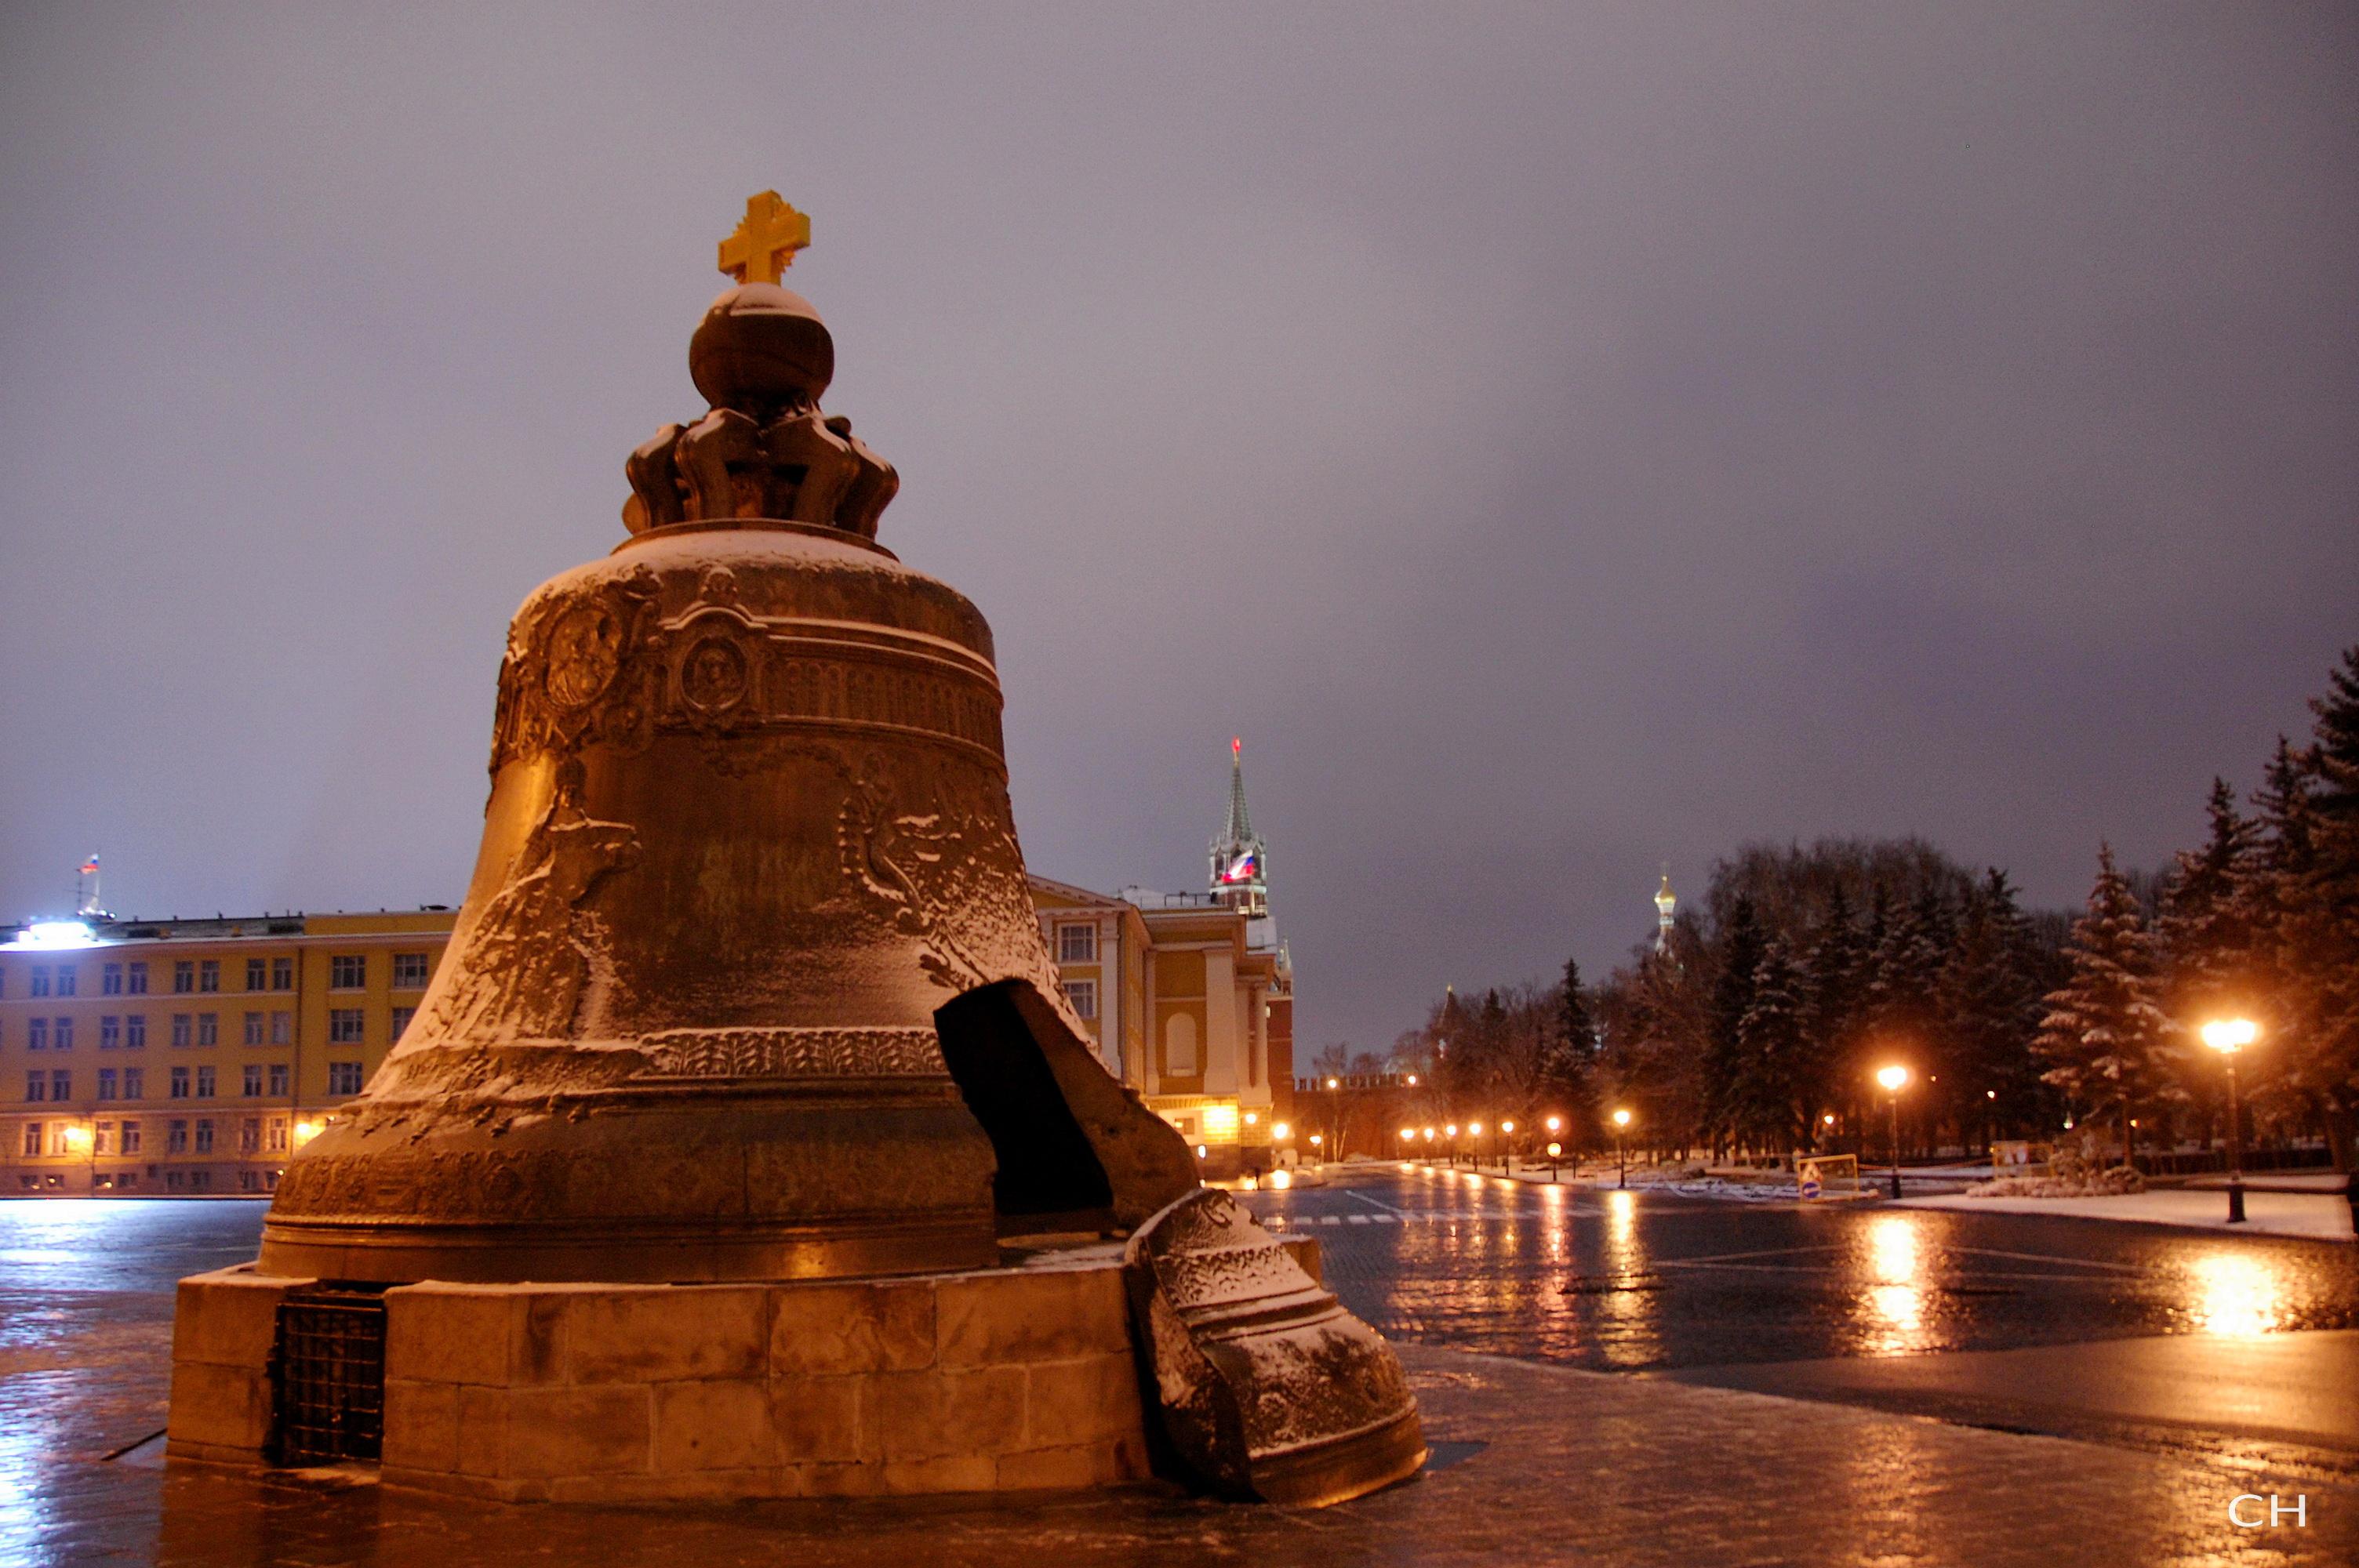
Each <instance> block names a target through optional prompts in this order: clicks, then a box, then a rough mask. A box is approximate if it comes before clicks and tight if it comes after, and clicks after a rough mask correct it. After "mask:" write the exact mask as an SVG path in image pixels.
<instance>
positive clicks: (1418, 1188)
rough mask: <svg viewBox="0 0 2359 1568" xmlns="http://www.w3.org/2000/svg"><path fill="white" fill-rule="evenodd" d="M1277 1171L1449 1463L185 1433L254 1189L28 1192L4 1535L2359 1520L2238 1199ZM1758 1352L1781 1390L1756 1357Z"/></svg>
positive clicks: (762, 1549)
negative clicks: (1127, 1459)
mask: <svg viewBox="0 0 2359 1568" xmlns="http://www.w3.org/2000/svg"><path fill="white" fill-rule="evenodd" d="M1255 1202H1256V1206H1257V1207H1259V1208H1260V1209H1261V1210H1262V1211H1263V1213H1264V1215H1265V1217H1266V1219H1267V1220H1268V1221H1270V1222H1272V1223H1273V1224H1274V1225H1275V1226H1276V1227H1277V1228H1279V1229H1281V1230H1286V1229H1296V1228H1309V1229H1312V1230H1314V1231H1315V1232H1316V1233H1317V1234H1318V1235H1319V1236H1320V1237H1321V1241H1322V1244H1323V1245H1324V1246H1325V1248H1326V1249H1327V1251H1328V1255H1329V1258H1330V1260H1331V1278H1332V1282H1333V1283H1334V1284H1335V1285H1336V1287H1337V1288H1338V1289H1339V1290H1340V1291H1341V1292H1343V1294H1344V1296H1345V1299H1346V1300H1347V1302H1349V1303H1351V1304H1352V1305H1353V1308H1354V1310H1356V1311H1359V1312H1362V1313H1364V1314H1366V1315H1368V1316H1369V1317H1370V1318H1371V1320H1372V1321H1376V1322H1379V1323H1380V1324H1381V1325H1383V1326H1385V1327H1386V1331H1387V1333H1389V1334H1391V1335H1393V1336H1394V1337H1395V1339H1396V1342H1397V1344H1398V1345H1399V1346H1400V1349H1401V1353H1402V1357H1403V1360H1404V1362H1405V1363H1406V1365H1407V1366H1408V1369H1409V1372H1410V1374H1411V1377H1412V1379H1413V1380H1414V1382H1415V1385H1416V1387H1417V1390H1418V1394H1419V1400H1420V1401H1421V1403H1422V1404H1423V1407H1424V1410H1425V1412H1426V1420H1427V1431H1428V1435H1429V1438H1430V1440H1431V1442H1432V1444H1433V1447H1434V1459H1433V1462H1432V1464H1431V1465H1430V1467H1429V1469H1428V1471H1427V1473H1426V1474H1425V1475H1424V1476H1421V1477H1420V1478H1419V1480H1417V1481H1415V1482H1413V1483H1411V1484H1409V1485H1407V1486H1403V1487H1397V1488H1394V1489H1393V1490H1391V1491H1388V1492H1385V1493H1381V1494H1378V1495H1376V1496H1374V1497H1370V1498H1363V1499H1360V1500H1359V1501H1357V1502H1353V1503H1349V1504H1345V1505H1343V1506H1342V1507H1339V1508H1335V1509H1326V1510H1322V1511H1317V1512H1300V1511H1291V1510H1284V1509H1268V1508H1254V1507H1233V1506H1226V1505H1222V1504H1218V1503H1212V1502H1207V1501H1203V1500H1201V1499H1195V1498H1184V1497H1180V1496H1177V1495H1170V1494H1163V1493H1153V1492H1147V1493H1136V1494H1126V1495H1121V1496H1114V1497H1094V1498H1048V1499H1040V1500H1037V1501H1031V1502H1026V1503H1020V1504H1017V1505H1015V1506H1006V1505H1001V1506H989V1505H974V1504H964V1503H960V1504H949V1503H944V1504H928V1505H910V1504H907V1503H900V1504H893V1503H867V1502H864V1503H857V1504H850V1505H843V1504H836V1505H819V1504H805V1503H781V1504H759V1505H735V1506H727V1507H691V1508H595V1507H557V1506H538V1507H501V1506H496V1505H489V1504H479V1503H468V1502H459V1501H454V1500H450V1499H444V1498H431V1497H427V1496H422V1495H418V1494H411V1493H406V1492H403V1491H400V1490H398V1489H394V1488H386V1487H380V1486H378V1485H376V1484H375V1482H374V1481H372V1480H369V1479H367V1478H365V1477H364V1476H354V1475H342V1474H336V1473H322V1474H307V1475H302V1476H269V1477H261V1476H249V1475H243V1474H238V1473H234V1472H227V1471H218V1470H212V1469H208V1468H204V1467H200V1466H189V1465H177V1464H176V1465H170V1466H167V1465H165V1464H164V1462H163V1461H162V1458H161V1455H160V1452H159V1451H160V1446H161V1445H160V1444H158V1443H157V1442H154V1441H143V1440H144V1439H147V1438H148V1437H149V1434H151V1433H154V1432H155V1431H156V1430H157V1429H158V1428H159V1427H160V1426H161V1425H162V1424H163V1404H164V1396H165V1377H166V1367H167V1357H168V1341H169V1312H170V1295H169V1292H168V1283H169V1281H170V1280H171V1278H173V1277H174V1276H175V1275H177V1274H179V1273H185V1272H191V1271H196V1270H198V1269H201V1268H206V1267H212V1266H217V1265H218V1264H219V1263H221V1262H225V1261H232V1260H236V1259H237V1258H240V1257H243V1256H245V1254H246V1253H247V1252H248V1251H250V1249H251V1248H252V1246H253V1235H254V1232H255V1229H256V1227H258V1226H259V1223H260V1210H259V1207H258V1206H255V1205H250V1204H242V1203H234V1202H223V1203H210V1204H201V1203H186V1204H149V1205H145V1206H142V1205H134V1204H124V1205H101V1204H51V1205H11V1206H7V1207H6V1208H5V1210H0V1260H5V1275H4V1276H0V1278H4V1279H5V1283H0V1314H5V1315H0V1434H5V1435H0V1561H5V1562H6V1563H12V1564H13V1563H27V1564H44V1565H47V1564H65V1563H76V1564H79V1563H147V1562H161V1563H187V1564H245V1563H272V1564H278V1563H285V1564H332V1563H354V1564H358V1563H368V1564H378V1565H383V1568H401V1565H406V1564H411V1563H416V1564H421V1565H426V1564H430V1565H431V1568H449V1565H451V1564H452V1563H473V1562H486V1561H512V1562H522V1563H532V1562H549V1563H578V1562H582V1561H590V1560H595V1561H598V1562H600V1563H608V1564H616V1565H620V1564H627V1563H711V1564H732V1563H813V1562H825V1563H844V1564H852V1565H860V1564H869V1563H875V1564H892V1565H894V1568H903V1565H905V1564H906V1563H908V1561H909V1560H910V1559H911V1558H913V1557H917V1556H922V1557H923V1558H924V1559H925V1560H926V1561H927V1562H929V1563H939V1564H966V1563H977V1564H981V1563H1015V1562H1019V1561H1021V1562H1034V1561H1038V1560H1039V1559H1041V1558H1042V1557H1043V1556H1044V1555H1053V1556H1054V1558H1055V1559H1056V1560H1057V1561H1059V1562H1060V1563H1072V1564H1092V1563H1134V1562H1138V1561H1143V1560H1152V1561H1156V1562H1159V1563H1248V1562H1250V1563H1277V1564H1295V1563H1299V1564H1305V1565H1310V1564H1319V1565H1322V1568H1324V1565H1329V1564H1344V1563H1635V1564H1650V1563H1664V1564H1671V1563H1678V1564H1681V1565H1686V1568H1692V1565H1697V1564H1723V1563H1728V1564H1751V1563H1761V1564H1769V1563H1794V1564H1803V1563H1814V1564H1815V1563H1909V1564H1916V1563H1924V1564H1944V1563H1957V1564H1962V1565H1963V1564H1974V1565H1992V1564H1997V1565H2004V1564H2010V1563H2024V1564H2035V1563H2036V1564H2042V1565H2046V1564H2052V1563H2076V1564H2082V1563H2087V1564H2110V1563H2120V1564H2125V1565H2129V1564H2138V1565H2141V1568H2143V1565H2147V1564H2158V1563H2190V1564H2192V1563H2246V1562H2250V1563H2321V1564H2326V1563H2349V1562H2352V1561H2354V1559H2359V1528H2354V1522H2355V1521H2359V1510H2355V1509H2354V1476H2359V1433H2354V1430H2353V1420H2352V1417H2351V1414H2350V1411H2351V1410H2352V1408H2353V1405H2354V1401H2353V1400H2348V1399H2343V1398H2340V1397H2338V1394H2337V1390H2339V1389H2347V1386H2348V1382H2349V1380H2350V1379H2352V1377H2353V1368H2354V1365H2359V1350H2354V1342H2359V1336H2354V1334H2353V1333H2352V1332H2351V1329H2352V1328H2353V1327H2354V1326H2359V1325H2354V1324H2353V1321H2352V1320H2353V1316H2354V1291H2359V1282H2354V1278H2353V1264H2354V1260H2359V1254H2354V1252H2353V1251H2352V1249H2332V1248H2330V1247H2328V1246H2325V1245H2324V1244H2318V1243H2308V1244H2304V1243H2292V1242H2269V1241H2266V1240H2263V1241H2259V1242H2254V1243H2245V1242H2238V1243H2235V1244H2234V1245H2233V1246H2232V1247H2231V1248H2229V1249H2227V1250H2224V1251H2223V1250H2222V1249H2221V1244H2219V1243H2216V1242H2212V1241H2211V1240H2210V1239H2209V1238H2202V1246H2203V1248H2204V1249H2206V1250H2201V1251H2197V1252H2186V1251H2182V1250H2180V1249H2181V1248H2182V1247H2184V1246H2186V1245H2189V1243H2187V1242H2185V1241H2184V1240H2183V1238H2176V1237H2174V1236H2172V1235H2171V1234H2170V1233H2168V1232H2160V1231H2147V1230H2144V1229H2143V1228H2142V1227H2111V1226H2104V1225H2093V1224H2082V1225H2077V1226H2075V1225H2071V1224H2070V1223H2069V1222H2052V1221H2043V1220H2033V1221H2023V1222H2019V1223H2027V1224H2032V1225H2036V1226H2043V1227H2050V1228H2049V1229H2048V1230H2046V1231H2044V1232H2042V1233H2040V1234H2039V1235H2037V1236H2031V1237H2027V1236H2025V1235H2023V1234H2017V1233H1995V1232H1988V1231H1980V1230H1977V1231H1966V1232H1953V1231H1948V1230H1939V1231H1937V1230H1931V1229H1929V1230H1926V1231H1924V1232H1921V1233H1919V1232H1915V1231H1912V1232H1911V1233H1910V1240H1909V1243H1908V1250H1907V1251H1906V1252H1905V1254H1904V1247H1903V1243H1902V1242H1901V1241H1900V1240H1899V1239H1898V1238H1899V1235H1900V1233H1899V1232H1897V1231H1895V1230H1893V1229H1891V1228H1890V1222H1892V1221H1893V1220H1894V1219H1895V1218H1901V1219H1904V1220H1905V1221H1906V1223H1908V1224H1909V1225H1911V1226H1912V1227H1913V1226H1926V1227H1936V1226H1947V1225H1950V1224H1951V1223H1952V1221H1951V1219H1950V1217H1945V1216H1939V1215H1924V1214H1915V1215H1911V1214H1908V1213H1907V1211H1893V1210H1875V1209H1870V1210H1863V1211H1854V1212H1850V1213H1844V1214H1832V1213H1825V1212H1812V1211H1804V1210H1800V1209H1799V1208H1798V1207H1794V1206H1783V1207H1768V1206H1733V1205H1713V1204H1709V1203H1696V1202H1683V1201H1680V1200H1677V1199H1648V1200H1644V1201H1641V1200H1637V1199H1632V1198H1615V1197H1614V1196H1612V1195H1605V1194H1588V1195H1572V1194H1570V1193H1567V1194H1563V1195H1554V1196H1551V1195H1547V1194H1545V1193H1533V1192H1529V1191H1528V1190H1527V1191H1525V1192H1522V1193H1518V1192H1517V1191H1516V1190H1514V1189H1512V1188H1510V1187H1509V1186H1508V1185H1507V1184H1502V1183H1496V1182H1479V1183H1478V1182H1475V1181H1473V1180H1471V1179H1469V1178H1465V1177H1445V1176H1440V1175H1437V1174H1433V1173H1424V1172H1419V1173H1397V1172H1396V1173H1386V1174H1384V1175H1382V1176H1380V1177H1376V1178H1372V1179H1370V1180H1368V1181H1366V1182H1364V1183H1356V1184H1337V1185H1331V1186H1328V1187H1323V1188H1318V1189H1299V1190H1297V1191H1295V1192H1293V1193H1290V1194H1283V1195H1281V1194H1259V1195H1255ZM1380 1213H1389V1214H1390V1215H1391V1217H1390V1219H1389V1220H1386V1219H1378V1218H1376V1217H1375V1216H1376V1215H1378V1214H1380ZM1354 1215H1358V1216H1364V1217H1365V1218H1364V1219H1362V1220H1355V1219H1354V1218H1353V1216H1354ZM1331 1217H1332V1219H1333V1220H1334V1223H1333V1224H1332V1225H1331V1224H1328V1223H1326V1222H1327V1220H1328V1219H1329V1218H1331ZM1974 1219H1975V1222H1976V1223H1977V1224H1982V1223H1984V1221H1983V1220H1982V1219H1981V1217H1974ZM1997 1222H1998V1223H2005V1221H2004V1219H2003V1217H2002V1218H2000V1219H1999V1220H1998V1221H1997ZM2059 1224H2062V1225H2063V1226H2064V1228H2062V1229H2055V1228H2053V1227H2055V1226H2057V1225H2059ZM1809 1227H1832V1228H1825V1229H1814V1228H1809ZM1746 1238H1749V1239H1750V1240H1751V1242H1752V1246H1751V1247H1749V1248H1747V1247H1745V1246H1742V1245H1736V1244H1734V1243H1736V1242H1739V1241H1741V1240H1744V1239H1746ZM2008 1241H2013V1242H2017V1243H2018V1245H2015V1246H2006V1245H2002V1243H2005V1242H2008ZM1966 1248H1975V1249H1979V1250H1977V1251H1973V1252H1969V1251H1966V1250H1963V1249H1966ZM1812 1249H1818V1250H1812ZM1879 1249H1881V1250H1880V1251H1879ZM2068 1249H2070V1250H2068ZM2288 1249H2289V1250H2288ZM1746 1251H1750V1252H1752V1253H1754V1254H1755V1256H1754V1257H1751V1258H1741V1257H1737V1258H1733V1257H1730V1256H1729V1254H1732V1253H1740V1252H1746ZM2006 1254H2015V1256H2012V1257H2010V1256H2006ZM2223 1257H2224V1258H2228V1259H2231V1260H2234V1262H2232V1263H2229V1264H2223V1263H2220V1262H2216V1261H2214V1262H2207V1261H2205V1260H2207V1259H2216V1258H2223ZM2074 1261H2077V1262H2078V1263H2080V1264H2081V1265H2082V1266H2081V1267H2079V1268H2073V1267H2069V1266H2067V1265H2068V1264H2069V1263H2071V1262H2074ZM1879 1271H1881V1272H1880V1273H1879ZM1886 1276H1889V1278H1886ZM2207 1280H2211V1281H2213V1283H2212V1286H2210V1287H2209V1288H2210V1289H2211V1292H2212V1293H2211V1294H2210V1295H2208V1296H2207V1295H2206V1294H2204V1293H2203V1292H2204V1290H2205V1289H2206V1286H2205V1283H2204V1281H2207ZM2220 1281H2226V1282H2225V1283H2222V1282H2220ZM1878 1292H1881V1293H1878ZM1977 1292H2013V1293H2011V1294H1991V1293H1977ZM2190 1292H2192V1293H2190ZM2173 1303H2176V1305H2174V1304H2173ZM2174 1312H2175V1313H2177V1314H2180V1315H2179V1316H2177V1317H2175V1318H2174V1317H2172V1316H2171V1315H2170V1314H2173V1313H2174ZM2206 1313H2208V1314H2212V1316H2211V1318H2210V1319H2209V1320H2206V1321H2198V1319H2199V1318H2200V1317H2201V1314H2206ZM2190 1314H2192V1315H2190ZM2232 1314H2243V1315H2241V1316H2236V1315H2232ZM1518 1325H1521V1326H1520V1329H1519V1328H1518ZM2158 1325H2162V1328H2163V1330H2164V1331H2162V1332H2157V1328H2158ZM1519 1332H1520V1333H1521V1335H1522V1336H1523V1338H1522V1339H1521V1340H1518V1339H1517V1334H1518V1333H1519ZM1469 1345H1473V1346H1481V1347H1482V1348H1480V1349H1468V1348H1462V1347H1461V1346H1469ZM1879 1345H1881V1346H1883V1347H1884V1349H1883V1352H1882V1353H1879V1350H1878V1348H1877V1346H1879ZM1493 1352H1501V1353H1493ZM1749 1352H1758V1354H1753V1355H1750V1357H1749V1358H1748V1353H1749ZM1592 1368H1601V1369H1592ZM1614 1368H1623V1369H1621V1370H1615V1369H1614ZM1747 1381H1751V1382H1753V1383H1755V1384H1756V1385H1757V1386H1758V1387H1760V1388H1763V1389H1769V1390H1773V1391H1768V1392H1764V1391H1755V1390H1754V1389H1752V1388H1745V1387H1738V1386H1734V1385H1737V1384H1741V1383H1745V1382H1747ZM2076 1387H2078V1388H2082V1389H2085V1390H2086V1392H2085V1394H2082V1393H2076V1392H2075V1391H2074V1390H2075V1389H2076ZM2027 1389H2030V1390H2041V1391H2042V1397H2043V1398H2044V1399H2045V1400H2046V1407H2045V1409H2044V1410H2043V1409H2042V1408H2041V1407H2040V1406H2039V1404H2038V1401H2036V1400H2031V1401H2027V1400H2022V1399H2021V1398H2020V1397H2019V1396H2021V1395H2022V1394H2023V1392H2024V1390H2027ZM2174 1389H2185V1390H2193V1392H2192V1393H2191V1394H2190V1396H2189V1397H2188V1398H2187V1399H2185V1400H2174V1397H2173V1390H2174ZM1788 1395H1791V1396H1798V1397H1784V1396H1788ZM1941 1400H1949V1401H1950V1403H1949V1405H1948V1407H1947V1408H1937V1407H1940V1402H1941ZM2004 1400H2014V1401H2015V1404H2016V1405H2019V1406H2022V1407H2023V1408H2014V1407H2013V1406H2010V1407H2009V1408H2007V1409H2006V1410H2005V1411H2000V1410H1999V1404H2000V1402H2003V1401H2004ZM1911 1401H1919V1403H1920V1404H1921V1405H1922V1407H1923V1409H1924V1413H1916V1411H1914V1410H1912V1409H1911V1408H1910V1405H1911ZM2240 1401H2241V1402H2240ZM1994 1411H1998V1413H1997V1414H1994ZM1937 1416H1938V1417H1940V1418H1941V1419H1932V1418H1933V1417H1937ZM2002 1418H2003V1419H2002ZM2002 1426H2007V1427H2017V1428H2018V1430H1998V1429H1996V1428H1998V1427H2002ZM2025 1427H2027V1428H2028V1429H2029V1430H2021V1429H2020V1428H2025ZM2043 1429H2052V1430H2055V1431H2060V1432H2064V1433H2068V1435H2062V1436H2058V1435H2048V1434H2046V1431H2045V1430H2043ZM126 1445H127V1451H125V1452H121V1453H120V1454H117V1456H115V1457H112V1458H110V1457H108V1455H109V1454H116V1453H117V1451H118V1450H125V1449H126ZM2245 1494H2252V1495H2255V1496H2258V1497H2261V1498H2267V1497H2268V1496H2269V1495H2272V1494H2275V1495H2277V1496H2278V1497H2279V1498H2281V1500H2282V1502H2283V1503H2284V1505H2285V1506H2286V1507H2288V1508H2290V1507H2291V1506H2293V1499H2294V1498H2297V1497H2299V1498H2306V1499H2307V1502H2306V1504H2305V1505H2304V1507H2305V1509H2306V1512H2305V1516H2304V1517H2305V1519H2306V1521H2307V1522H2306V1524H2305V1525H2303V1526H2300V1527H2297V1526H2295V1525H2294V1524H2293V1523H2292V1522H2291V1521H2290V1519H2288V1520H2286V1521H2285V1522H2283V1523H2281V1524H2280V1525H2279V1526H2278V1527H2277V1528H2276V1529H2270V1528H2267V1526H2266V1525H2264V1526H2263V1527H2262V1528H2259V1529H2255V1530H2239V1529H2237V1528H2235V1527H2234V1525H2232V1524H2231V1523H2230V1522H2229V1519H2228V1510H2229V1507H2230V1505H2231V1503H2232V1501H2233V1500H2234V1498H2237V1497H2238V1496H2240V1495H2245ZM2259 1506H2263V1505H2256V1504H2251V1503H2248V1504H2246V1505H2245V1513H2246V1514H2247V1516H2248V1517H2251V1515H2252V1510H2253V1509H2255V1508H2256V1507H2259Z"/></svg>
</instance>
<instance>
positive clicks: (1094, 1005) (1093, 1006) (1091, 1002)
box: [1065, 980, 1098, 1018]
mask: <svg viewBox="0 0 2359 1568" xmlns="http://www.w3.org/2000/svg"><path fill="white" fill-rule="evenodd" d="M1065 1000H1068V1001H1070V1002H1071V1003H1072V1004H1073V1011H1074V1012H1076V1013H1078V1014H1079V1015H1081V1016H1082V1017H1083V1018H1095V1017H1096V1016H1097V1015H1098V983H1097V981H1095V980H1067V981H1066V982H1065Z"/></svg>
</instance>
